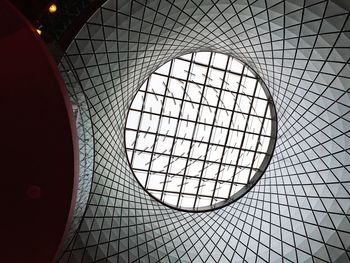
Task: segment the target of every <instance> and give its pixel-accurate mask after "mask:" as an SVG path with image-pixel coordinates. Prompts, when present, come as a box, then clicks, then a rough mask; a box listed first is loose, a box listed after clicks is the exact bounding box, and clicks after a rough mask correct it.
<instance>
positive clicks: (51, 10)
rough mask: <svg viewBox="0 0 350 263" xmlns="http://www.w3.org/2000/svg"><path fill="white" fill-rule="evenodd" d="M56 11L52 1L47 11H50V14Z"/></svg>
mask: <svg viewBox="0 0 350 263" xmlns="http://www.w3.org/2000/svg"><path fill="white" fill-rule="evenodd" d="M56 11H57V5H56V4H54V3H52V4H51V5H50V6H49V12H50V13H51V14H53V13H56Z"/></svg>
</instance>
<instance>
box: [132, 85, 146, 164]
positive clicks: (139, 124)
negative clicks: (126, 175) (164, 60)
mask: <svg viewBox="0 0 350 263" xmlns="http://www.w3.org/2000/svg"><path fill="white" fill-rule="evenodd" d="M148 85H149V79H147V83H146V88H145V98H144V100H143V103H142V106H141V113H140V121H139V123H138V125H137V131H136V136H135V141H134V146H133V151H132V155H131V160H130V164H131V165H133V161H134V152H135V147H136V143H137V139H138V137H139V133H140V127H141V122H142V113H143V109H144V107H145V105H146V96H147V89H148Z"/></svg>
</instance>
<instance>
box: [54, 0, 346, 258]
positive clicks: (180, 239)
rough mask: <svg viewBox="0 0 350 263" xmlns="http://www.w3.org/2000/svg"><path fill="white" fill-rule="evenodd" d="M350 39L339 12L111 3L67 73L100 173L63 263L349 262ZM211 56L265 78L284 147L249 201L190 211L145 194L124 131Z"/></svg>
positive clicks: (79, 44) (291, 5) (269, 3)
mask: <svg viewBox="0 0 350 263" xmlns="http://www.w3.org/2000/svg"><path fill="white" fill-rule="evenodd" d="M349 38H350V22H349V12H348V11H346V10H344V9H342V8H340V7H339V6H337V5H336V4H334V3H333V2H332V1H324V0H314V1H301V0H300V1H294V0H293V1H291V0H290V1H289V0H257V1H248V0H237V1H225V0H223V1H221V0H220V1H209V0H202V1H194V0H193V1H183V0H177V1H165V0H161V1H157V0H153V1H140V0H139V1H137V0H135V1H113V0H108V1H106V2H105V4H103V5H102V6H101V7H100V8H98V10H97V11H96V12H95V13H94V15H93V16H92V17H91V18H90V19H89V20H88V21H87V22H86V23H85V25H84V26H83V28H82V29H81V31H80V32H79V33H78V35H77V36H76V37H75V39H74V40H73V41H72V43H71V45H70V46H69V48H68V49H67V51H66V56H65V59H64V61H62V64H63V66H62V71H63V75H64V76H67V75H68V74H74V75H75V76H76V78H77V79H78V80H79V83H80V84H81V86H80V85H72V84H71V85H69V82H67V85H68V88H69V89H70V92H71V94H74V93H79V94H84V98H85V100H86V105H87V108H88V111H89V114H90V115H89V116H90V117H91V123H92V131H93V142H94V149H93V150H94V168H93V178H92V187H91V192H90V195H89V199H88V201H87V204H86V210H85V214H84V216H83V218H82V220H81V221H80V225H79V227H78V229H77V232H76V234H75V235H74V237H73V239H72V241H71V242H70V244H69V246H68V248H67V249H66V250H65V251H64V253H63V254H62V257H61V259H60V261H61V262H242V261H244V262H281V261H283V262H310V261H315V262H349V261H350V259H349V258H350V254H349V253H350V248H349V244H350V222H349V216H350V212H349V211H350V202H349V197H350V194H349V191H350V173H349V165H350V152H349V146H350V139H349V130H350V107H349V99H350V98H349V76H350V67H349V59H350V39H349ZM201 50H211V51H214V52H219V53H223V54H230V55H231V56H233V57H235V58H237V59H239V60H240V61H242V62H244V63H245V64H247V65H248V66H249V67H251V68H252V69H253V70H254V71H255V72H256V73H257V74H258V75H259V76H260V77H261V78H262V80H263V81H264V83H265V84H266V86H267V88H268V89H269V91H270V93H271V96H272V98H273V100H274V102H275V106H276V111H277V118H278V120H279V121H278V135H279V136H278V138H277V142H276V148H275V151H274V154H273V156H272V159H271V162H270V164H269V166H268V167H267V170H266V172H265V173H264V175H263V176H262V177H261V179H260V180H259V182H258V183H257V184H256V185H255V186H254V187H253V188H252V190H251V191H250V192H248V193H247V194H246V195H245V196H244V197H242V198H241V199H239V200H238V201H236V202H234V203H232V204H230V205H228V206H225V207H223V208H221V209H217V210H215V211H211V212H204V213H188V212H182V211H176V210H174V209H171V208H168V207H167V206H164V205H162V204H160V203H159V202H157V201H156V200H154V199H153V198H151V197H150V196H149V195H148V194H147V193H146V192H145V191H144V189H143V188H142V187H141V186H140V185H139V184H138V183H137V181H136V179H135V177H134V176H133V174H132V171H131V169H130V167H129V164H128V161H127V157H126V154H125V149H124V127H125V121H126V118H127V112H128V109H129V107H130V105H131V103H132V99H133V98H134V96H135V94H136V92H137V90H138V88H139V87H140V86H141V85H142V84H143V83H144V81H145V80H146V79H147V78H148V76H149V75H150V74H151V73H152V72H154V71H155V70H157V68H159V67H160V66H161V65H163V64H164V63H166V62H167V61H170V60H171V59H173V58H175V57H179V56H182V55H185V54H188V53H191V52H198V51H201ZM65 64H69V66H68V65H65ZM68 67H71V68H72V70H71V73H69V72H68V71H64V68H68Z"/></svg>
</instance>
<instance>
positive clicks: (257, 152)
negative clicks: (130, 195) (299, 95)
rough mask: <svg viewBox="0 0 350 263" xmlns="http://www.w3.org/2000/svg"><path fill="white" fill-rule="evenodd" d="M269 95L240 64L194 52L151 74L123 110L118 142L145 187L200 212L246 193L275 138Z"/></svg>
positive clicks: (171, 202)
mask: <svg viewBox="0 0 350 263" xmlns="http://www.w3.org/2000/svg"><path fill="white" fill-rule="evenodd" d="M275 123H276V118H275V110H274V106H273V102H272V100H271V97H270V95H269V92H268V91H267V89H266V88H265V85H264V84H263V83H262V81H261V80H260V78H259V77H258V76H257V75H256V74H255V73H254V72H253V71H252V70H251V69H250V68H249V67H248V66H246V65H243V64H242V63H241V62H239V61H237V60H236V59H234V58H232V57H229V56H227V55H224V54H219V53H214V52H197V53H192V54H188V55H184V56H182V57H179V58H176V59H173V60H171V61H169V62H168V63H166V64H165V65H163V66H162V67H160V68H159V69H158V70H157V71H156V72H154V73H153V74H152V75H151V76H150V77H149V79H148V80H147V81H146V82H145V83H144V84H143V85H142V87H141V88H140V90H139V91H138V93H137V94H136V96H135V98H134V100H133V103H132V105H131V108H130V110H129V113H128V118H127V123H126V130H125V146H126V151H127V155H128V159H129V163H130V165H131V167H132V170H133V172H134V174H135V176H136V178H137V180H138V181H139V183H140V184H141V185H142V186H143V187H144V189H146V191H147V192H148V193H149V194H150V195H151V196H153V197H154V198H156V199H157V200H158V201H161V202H162V203H164V204H166V205H168V206H170V207H173V208H176V209H180V210H186V211H206V210H210V209H214V208H218V207H221V206H223V205H225V204H228V203H230V202H232V201H234V200H236V199H237V198H239V197H241V196H242V195H243V194H244V193H246V192H247V191H248V190H249V189H250V188H251V187H252V186H253V184H254V183H255V182H256V181H257V180H258V179H259V178H260V176H261V175H262V173H263V172H264V170H265V168H266V166H267V164H268V162H269V160H270V157H271V155H272V151H273V147H274V143H275V137H276V125H275Z"/></svg>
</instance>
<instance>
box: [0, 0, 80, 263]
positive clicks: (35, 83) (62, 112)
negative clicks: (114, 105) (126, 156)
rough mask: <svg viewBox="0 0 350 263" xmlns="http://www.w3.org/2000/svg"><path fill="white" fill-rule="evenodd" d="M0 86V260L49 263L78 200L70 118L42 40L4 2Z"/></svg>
mask: <svg viewBox="0 0 350 263" xmlns="http://www.w3.org/2000/svg"><path fill="white" fill-rule="evenodd" d="M0 83H1V87H0V94H1V95H0V116H1V117H0V121H1V122H0V123H1V124H0V136H1V137H0V139H1V143H0V150H1V156H0V158H1V159H0V160H1V161H0V163H1V167H0V169H1V170H0V174H1V182H2V187H1V191H0V192H1V196H2V198H1V200H2V202H3V205H2V211H1V226H2V228H4V231H2V233H1V235H0V238H1V243H2V245H1V251H2V252H1V254H0V262H33V263H34V262H35V263H40V262H45V263H46V262H53V261H54V260H55V257H56V256H57V253H58V252H59V250H60V247H61V246H62V243H63V239H64V236H65V234H66V233H67V230H68V227H69V223H70V220H71V216H72V213H73V209H74V203H75V194H76V186H77V179H78V178H77V176H78V147H77V139H76V138H77V136H76V129H75V121H74V118H73V116H72V112H71V106H70V103H69V99H68V95H67V93H66V89H65V87H64V83H63V81H62V80H61V78H60V74H59V72H58V70H57V67H56V65H55V62H54V61H53V59H52V58H51V56H50V54H49V53H48V51H47V49H46V47H45V45H44V43H43V42H42V41H41V39H40V37H39V36H38V35H37V34H36V32H35V30H34V29H33V28H31V26H30V25H29V24H28V23H27V22H26V21H25V19H24V18H23V17H22V15H21V14H20V13H19V12H18V11H17V10H16V9H15V8H13V6H12V5H11V4H9V3H8V2H7V1H4V0H1V1H0Z"/></svg>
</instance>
